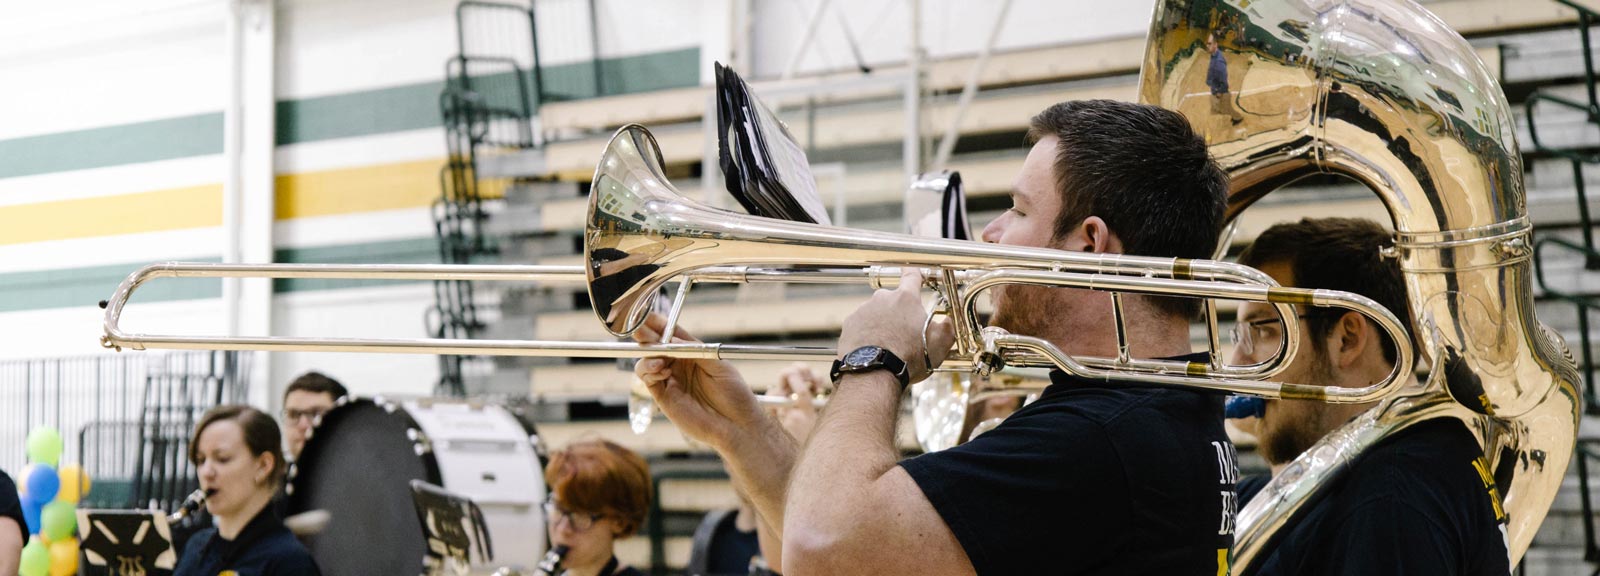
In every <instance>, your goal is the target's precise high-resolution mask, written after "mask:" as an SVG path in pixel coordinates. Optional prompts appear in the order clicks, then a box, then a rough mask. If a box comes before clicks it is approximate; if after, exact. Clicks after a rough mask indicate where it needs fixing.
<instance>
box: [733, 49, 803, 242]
mask: <svg viewBox="0 0 1600 576" xmlns="http://www.w3.org/2000/svg"><path fill="white" fill-rule="evenodd" d="M716 76H717V99H716V102H717V122H718V127H719V130H718V143H717V151H718V161H719V164H720V167H721V168H722V171H723V174H724V176H725V181H726V183H727V188H728V193H729V194H732V195H733V196H734V198H736V199H737V200H738V201H739V204H740V205H742V206H744V208H745V210H746V211H748V212H750V213H751V214H754V215H757V216H763V217H767V218H778V219H783V220H792V221H797V222H815V223H818V224H830V223H832V220H831V219H830V218H829V216H828V211H827V208H826V207H825V206H824V205H823V203H822V198H821V197H820V196H819V195H818V193H817V182H816V177H815V176H814V175H812V173H811V164H810V162H809V161H807V159H806V154H805V150H804V149H803V148H802V147H801V146H800V143H799V142H798V141H796V140H795V139H794V135H793V134H791V133H790V132H789V129H788V127H787V126H785V125H784V124H783V122H782V121H781V120H779V119H778V117H777V115H775V114H773V113H772V109H771V108H769V107H768V106H767V105H766V103H764V102H762V101H761V100H760V99H759V98H756V97H755V95H754V94H751V93H750V90H749V86H748V85H746V84H745V82H744V80H742V79H740V78H739V75H738V74H735V73H734V72H733V71H732V70H729V69H728V68H726V67H724V66H722V65H721V64H718V65H717V67H716Z"/></svg>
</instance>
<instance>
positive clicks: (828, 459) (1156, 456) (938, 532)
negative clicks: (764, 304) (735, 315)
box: [634, 100, 1237, 575]
mask: <svg viewBox="0 0 1600 576" xmlns="http://www.w3.org/2000/svg"><path fill="white" fill-rule="evenodd" d="M1029 138H1030V140H1032V141H1034V142H1035V144H1034V146H1033V148H1032V150H1031V151H1030V153H1029V154H1028V157H1027V160H1026V161H1025V162H1024V164H1023V168H1022V171H1021V173H1020V174H1019V175H1018V176H1017V178H1016V181H1015V184H1014V187H1013V190H1012V194H1011V196H1012V201H1013V206H1012V208H1011V209H1010V210H1008V211H1007V212H1006V213H1005V214H1003V215H1001V216H1000V217H999V218H998V219H996V220H995V221H993V222H992V223H990V224H989V226H988V227H987V228H985V230H984V232H983V239H984V240H985V241H987V242H995V243H1000V244H1010V245H1017V246H1031V247H1046V248H1058V249H1062V250H1072V251H1080V252H1094V253H1110V254H1119V253H1120V254H1137V255H1149V256H1169V257H1171V256H1177V257H1189V258H1204V257H1208V256H1210V255H1211V254H1212V252H1213V249H1214V247H1215V246H1216V242H1217V236H1218V231H1219V228H1220V222H1221V220H1222V215H1223V206H1224V202H1225V198H1226V195H1227V191H1228V186H1227V178H1226V176H1225V175H1224V173H1223V172H1222V171H1221V170H1220V169H1219V168H1218V167H1217V165H1216V163H1215V162H1214V161H1213V160H1212V159H1211V156H1210V154H1209V152H1208V150H1207V148H1206V144H1205V142H1204V141H1203V140H1202V139H1201V138H1200V137H1199V136H1198V135H1196V134H1195V133H1194V131H1193V129H1192V128H1191V126H1190V124H1189V122H1188V121H1187V120H1185V119H1184V117H1183V116H1181V115H1179V114H1177V113H1175V112H1171V111H1168V110H1164V109H1161V108H1156V107H1152V106H1146V105H1138V104H1128V103H1121V102H1113V101H1104V100H1098V101H1079V102H1066V103H1062V104H1058V105H1055V106H1052V107H1051V108H1049V109H1047V110H1045V111H1044V112H1042V113H1040V114H1039V115H1038V116H1036V117H1034V119H1033V121H1032V127H1031V129H1030V132H1029ZM921 284H922V277H921V275H920V273H919V272H918V271H916V270H907V271H906V273H905V275H904V276H903V277H902V278H901V282H900V286H899V288H898V289H895V290H880V291H878V292H877V293H876V294H874V295H873V296H872V298H871V299H870V300H869V301H868V302H867V303H865V304H863V305H862V306H861V307H860V308H859V309H857V310H856V311H855V312H854V313H853V314H851V315H850V317H849V318H848V319H846V321H845V323H844V327H843V331H842V334H841V335H840V339H839V348H838V350H839V351H840V353H841V354H843V355H844V358H842V359H841V360H840V361H839V362H836V363H835V369H834V375H835V377H836V392H835V394H834V395H833V397H832V399H831V400H830V403H829V407H828V409H827V410H825V411H824V413H823V417H822V419H821V421H820V422H819V423H818V425H817V427H816V429H815V430H814V431H813V432H812V435H811V438H810V439H809V440H808V441H807V442H806V443H805V445H804V446H803V447H802V446H801V445H800V444H799V443H797V442H796V441H795V440H794V439H793V438H791V437H790V436H788V435H787V434H786V433H785V432H784V431H783V430H782V428H781V427H780V426H779V425H778V424H777V423H775V422H774V421H773V420H772V419H770V418H769V417H767V416H766V415H765V414H764V413H763V411H762V410H761V409H760V407H759V406H758V405H757V403H756V400H755V397H754V396H753V395H752V393H751V392H750V391H749V389H748V388H747V387H746V386H745V384H744V382H743V380H742V378H741V377H740V375H739V373H738V372H737V371H736V370H735V369H734V368H733V367H732V365H731V364H729V363H727V362H722V361H712V360H687V359H676V360H674V359H667V358H649V359H646V360H643V361H641V362H640V363H639V365H638V367H637V369H636V370H637V372H638V374H639V376H640V377H641V378H642V379H643V380H644V381H645V383H646V384H647V385H648V387H649V390H650V393H651V394H652V395H653V396H654V397H655V399H656V401H657V403H658V404H659V405H660V407H661V409H662V410H663V411H664V412H665V413H666V415H667V416H668V417H669V418H670V419H671V420H672V421H673V422H674V423H675V424H676V425H677V426H678V427H679V429H680V430H682V431H683V432H684V433H686V434H688V435H689V436H691V437H693V438H696V439H698V440H700V441H702V442H705V443H706V444H708V445H710V446H712V447H713V448H715V449H716V450H717V452H718V453H719V454H721V455H722V457H723V458H724V460H725V461H726V462H727V465H728V467H729V470H730V471H731V473H732V477H733V479H734V482H735V483H737V484H738V485H739V486H740V487H742V488H743V489H744V490H745V491H746V493H748V494H749V495H750V496H751V498H752V500H753V501H754V503H755V505H756V508H757V510H758V511H759V513H760V515H761V517H762V520H763V522H766V523H767V525H768V526H769V527H771V528H776V529H777V530H778V532H779V534H780V536H781V538H782V540H783V543H784V544H783V548H784V554H783V566H782V569H783V571H784V572H785V573H789V574H845V573H896V574H974V573H981V574H1023V573H1054V574H1062V573H1066V574H1133V573H1142V574H1208V575H1209V574H1219V573H1225V572H1226V570H1227V563H1228V548H1229V546H1230V545H1231V543H1232V532H1233V514H1234V509H1235V500H1234V492H1233V484H1234V481H1235V478H1236V475H1237V469H1236V467H1235V466H1234V463H1233V447H1232V445H1231V444H1230V443H1229V442H1228V439H1227V436H1226V434H1225V433H1224V431H1223V427H1222V400H1221V398H1220V397H1219V396H1217V395H1214V394H1210V393H1205V392H1196V391H1190V390H1180V389H1174V388H1163V387H1154V386H1149V387H1147V386H1129V385H1115V386H1108V385H1104V384H1098V383H1093V382H1089V381H1086V380H1082V379H1077V378H1072V377H1069V376H1067V375H1065V374H1063V373H1060V372H1056V373H1054V374H1053V375H1052V380H1053V384H1052V386H1051V387H1050V388H1048V389H1046V391H1045V392H1044V394H1043V396H1042V397H1041V398H1040V399H1039V400H1038V401H1036V402H1035V403H1033V404H1031V405H1029V406H1027V407H1025V408H1023V409H1022V410H1020V411H1018V412H1017V413H1016V414H1014V415H1013V416H1011V418H1010V419H1008V420H1007V421H1006V422H1005V423H1003V424H1001V425H1000V426H999V427H998V428H996V429H994V430H992V431H990V432H988V433H987V434H984V435H983V436H981V437H979V438H977V439H975V440H973V441H972V442H969V443H967V444H964V445H962V446H959V447H956V448H952V449H949V450H945V451H941V452H935V453H930V454H925V455H922V456H919V457H916V458H912V459H909V460H905V461H902V462H898V463H897V462H896V460H897V459H898V452H897V450H896V448H895V445H894V428H895V423H896V420H897V416H898V414H899V401H900V398H901V396H902V394H901V393H902V390H903V389H904V387H905V386H906V385H907V384H908V383H909V382H912V381H916V380H918V379H920V378H923V377H925V376H926V375H927V374H928V372H929V370H930V368H931V367H932V366H937V365H938V364H939V363H940V362H941V361H942V360H943V358H944V356H945V355H946V354H947V350H948V349H949V347H950V345H951V342H952V340H953V336H952V333H951V329H950V327H949V325H948V324H945V323H941V322H935V323H933V324H932V327H931V328H930V330H929V332H928V333H927V334H926V339H925V338H924V334H923V332H924V323H925V320H926V318H927V316H928V312H927V311H926V310H925V309H924V308H923V306H922V301H921V298H920V297H919V295H918V290H919V289H920V287H921ZM1124 303H1125V309H1126V311H1127V313H1128V315H1127V317H1128V318H1129V319H1130V321H1129V322H1128V330H1129V334H1128V336H1129V338H1128V340H1129V341H1130V342H1131V343H1132V350H1131V353H1132V355H1133V356H1134V357H1136V358H1184V359H1196V360H1203V359H1202V358H1198V357H1194V356H1190V350H1191V348H1190V344H1189V321H1190V319H1191V318H1193V317H1194V316H1195V314H1196V310H1197V307H1198V301H1196V300H1191V299H1181V298H1153V297H1137V296H1126V297H1124ZM1112 306H1113V304H1112V302H1111V297H1110V295H1108V294H1105V293H1101V292H1090V291H1084V290H1071V289H1052V288H1045V287H1037V286H1019V285H1011V286H1006V287H1003V288H999V289H997V290H996V294H995V309H996V312H995V316H994V319H993V321H992V324H993V325H995V326H998V327H1001V328H1005V329H1007V330H1009V331H1011V332H1013V333H1019V334H1025V335H1030V336H1036V337H1041V338H1045V339H1047V340H1049V341H1050V342H1052V343H1054V344H1055V345H1056V346H1058V347H1060V348H1061V349H1062V350H1063V351H1065V352H1066V353H1068V354H1073V355H1088V356H1101V357H1112V356H1116V352H1117V350H1116V339H1115V335H1114V332H1113V330H1114V329H1113V325H1112V322H1110V321H1109V320H1110V319H1111V309H1112ZM664 325H665V322H664V320H663V319H662V318H661V317H659V316H652V317H651V318H649V319H648V320H647V322H646V326H645V328H643V329H641V330H639V331H637V332H636V333H635V334H634V336H635V338H636V339H638V340H640V341H642V342H658V341H660V340H661V338H660V333H659V332H660V331H661V330H663V329H664ZM674 339H675V340H685V341H686V340H692V337H691V336H689V334H688V333H687V332H685V331H682V330H681V329H680V330H678V331H676V332H675V334H674ZM925 340H926V341H927V342H928V344H929V346H928V348H927V349H926V350H924V346H923V343H924V341H925ZM925 358H926V361H925ZM929 364H931V365H932V366H930V365H929Z"/></svg>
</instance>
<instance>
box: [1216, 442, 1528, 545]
mask: <svg viewBox="0 0 1600 576" xmlns="http://www.w3.org/2000/svg"><path fill="white" fill-rule="evenodd" d="M1504 520H1505V513H1504V511H1503V508H1501V503H1500V493H1499V491H1498V490H1497V488H1496V486H1495V485H1494V480H1493V475H1492V474H1491V472H1490V471H1489V469H1488V464H1487V463H1486V462H1485V461H1484V458H1483V451H1482V449H1481V448H1480V447H1479V446H1478V442H1477V440H1476V439H1474V438H1473V436H1472V433H1471V432H1468V431H1467V428H1466V426H1463V425H1462V424H1461V422H1460V421H1459V420H1455V419H1453V418H1438V419H1434V420H1429V421H1427V422H1423V423H1421V424H1417V425H1415V426H1412V427H1410V428H1407V429H1405V430H1402V431H1401V432H1400V433H1399V434H1396V435H1394V436H1392V437H1390V438H1388V439H1386V440H1385V441H1383V442H1381V443H1379V444H1378V445H1376V446H1374V447H1372V448H1371V449H1370V450H1368V451H1367V453H1366V454H1363V455H1362V456H1361V457H1360V458H1359V459H1357V460H1356V462H1355V464H1354V465H1353V466H1352V467H1351V468H1350V469H1349V470H1348V471H1346V472H1345V473H1344V474H1343V475H1341V476H1340V477H1339V478H1338V479H1336V480H1334V481H1333V483H1331V484H1329V485H1328V486H1327V487H1326V488H1324V492H1323V493H1322V495H1321V496H1320V497H1319V499H1318V500H1317V501H1316V502H1315V503H1314V504H1312V505H1311V508H1310V509H1309V510H1308V511H1307V512H1306V513H1305V514H1304V515H1303V516H1301V517H1300V518H1297V519H1295V520H1294V521H1293V522H1292V524H1291V528H1289V529H1288V532H1286V533H1282V534H1280V535H1279V536H1278V541H1277V542H1275V543H1273V544H1271V545H1270V548H1268V549H1267V550H1265V551H1264V554H1266V555H1265V556H1263V557H1262V559H1261V560H1260V561H1259V562H1256V565H1257V566H1259V568H1256V569H1254V570H1252V571H1251V572H1248V573H1247V574H1255V575H1257V576H1266V575H1278V574H1293V575H1297V576H1298V575H1306V576H1317V575H1324V574H1326V575H1341V576H1343V575H1348V576H1357V575H1359V576H1398V575H1408V576H1410V575H1417V574H1440V575H1447V574H1448V575H1457V576H1480V575H1481V576H1488V575H1493V576H1505V575H1506V574H1510V573H1511V560H1510V558H1509V555H1508V553H1507V551H1506V541H1505V523H1504Z"/></svg>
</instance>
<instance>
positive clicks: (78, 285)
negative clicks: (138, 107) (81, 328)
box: [0, 237, 488, 312]
mask: <svg viewBox="0 0 1600 576" xmlns="http://www.w3.org/2000/svg"><path fill="white" fill-rule="evenodd" d="M275 258H276V259H277V261H278V262H288V263H317V262H325V263H339V264H436V263H438V262H439V244H438V241H437V240H435V239H433V238H431V237H422V238H408V239H404V240H389V241H382V242H364V243H358V244H342V245H334V246H317V247H312V248H283V249H279V250H277V251H276V252H275ZM169 260H174V261H183V262H220V261H221V258H218V257H216V256H211V257H188V258H167V259H163V260H162V261H169ZM485 261H486V262H487V261H488V260H485ZM150 263H151V262H129V263H124V264H109V265H104V266H88V267H83V268H64V269H59V270H42V271H32V272H11V273H0V312H17V311H21V310H42V309H48V308H68V307H75V306H92V305H94V304H95V303H96V302H99V301H101V300H104V299H106V298H109V297H110V296H111V293H112V292H113V291H115V290H116V289H117V285H118V284H120V283H121V282H122V280H123V279H124V278H127V277H128V275H129V274H132V273H133V271H134V270H138V269H139V267H140V266H144V265H146V264H150ZM416 282H417V281H409V280H321V279H298V278H296V279H279V280H274V281H273V286H272V289H273V291H274V292H276V293H287V292H306V291H317V290H338V289H344V288H362V287H368V286H393V285H397V284H415V283H416ZM221 297H222V281H221V280H220V279H214V278H161V279H157V280H152V281H150V282H149V283H147V284H145V285H144V286H141V287H140V288H139V291H138V292H136V293H134V295H133V303H135V304H141V303H149V302H169V301H174V300H200V299H206V298H221Z"/></svg>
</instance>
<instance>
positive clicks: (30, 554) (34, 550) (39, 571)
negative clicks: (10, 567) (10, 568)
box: [17, 538, 50, 576]
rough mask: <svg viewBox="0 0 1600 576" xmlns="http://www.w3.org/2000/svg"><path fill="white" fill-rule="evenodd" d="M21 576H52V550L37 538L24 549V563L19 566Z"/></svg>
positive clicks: (18, 571) (18, 572)
mask: <svg viewBox="0 0 1600 576" xmlns="http://www.w3.org/2000/svg"><path fill="white" fill-rule="evenodd" d="M17 574H18V575H19V576H50V549H49V548H47V547H45V545H44V542H40V541H39V540H38V539H37V538H35V539H33V540H30V541H28V545H27V546H23V547H22V562H21V563H19V564H18V565H17Z"/></svg>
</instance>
